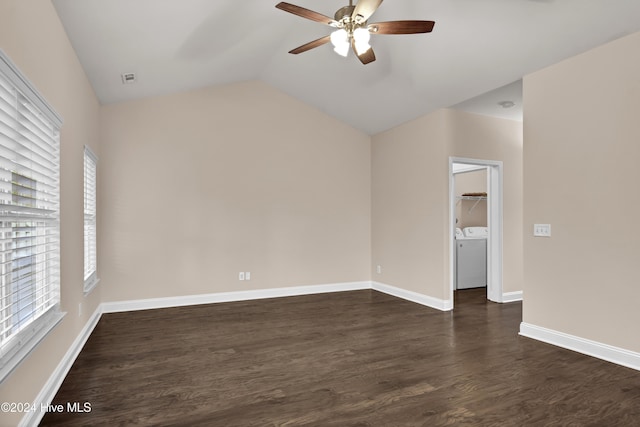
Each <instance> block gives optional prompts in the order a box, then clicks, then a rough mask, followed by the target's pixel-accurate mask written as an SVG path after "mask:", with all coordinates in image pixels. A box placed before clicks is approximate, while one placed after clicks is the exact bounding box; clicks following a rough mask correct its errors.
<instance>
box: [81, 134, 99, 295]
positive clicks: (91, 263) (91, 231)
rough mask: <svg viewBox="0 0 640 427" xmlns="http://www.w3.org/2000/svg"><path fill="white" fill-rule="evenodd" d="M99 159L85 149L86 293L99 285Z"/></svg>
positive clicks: (89, 150)
mask: <svg viewBox="0 0 640 427" xmlns="http://www.w3.org/2000/svg"><path fill="white" fill-rule="evenodd" d="M97 164H98V158H97V157H96V155H95V154H93V152H92V151H91V149H90V148H89V147H86V146H85V147H84V291H85V293H86V292H89V291H91V289H93V287H94V286H95V285H96V284H97V283H98V277H97V265H98V260H97V248H96V246H97V242H96V228H97V223H96V178H97Z"/></svg>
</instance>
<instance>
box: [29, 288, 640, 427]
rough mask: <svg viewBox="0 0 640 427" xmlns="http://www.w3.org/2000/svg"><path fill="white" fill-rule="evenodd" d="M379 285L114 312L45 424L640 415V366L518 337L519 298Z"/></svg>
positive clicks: (544, 419) (452, 422)
mask: <svg viewBox="0 0 640 427" xmlns="http://www.w3.org/2000/svg"><path fill="white" fill-rule="evenodd" d="M456 294H457V295H456V309H455V311H453V312H440V311H437V310H433V309H429V308H426V307H423V306H420V305H418V304H414V303H411V302H407V301H403V300H401V299H398V298H394V297H391V296H388V295H385V294H382V293H379V292H376V291H356V292H343V293H335V294H322V295H312V296H301V297H290V298H280V299H271V300H260V301H248V302H235V303H225V304H213V305H202V306H192V307H182V308H169V309H161V310H148V311H138V312H131V313H118V314H106V315H104V316H103V317H102V319H101V320H100V322H99V323H98V325H97V327H96V328H95V330H94V332H93V334H92V335H91V337H90V338H89V340H88V341H87V344H86V345H85V348H84V349H83V350H82V352H81V354H80V356H79V357H78V359H77V360H76V362H75V364H74V365H73V367H72V369H71V371H70V372H69V375H68V376H67V378H66V380H65V381H64V383H63V385H62V387H61V388H60V390H59V392H58V394H57V395H56V397H55V400H54V404H62V405H67V403H68V402H79V403H81V404H82V403H84V402H89V403H90V405H91V408H90V409H91V411H90V412H84V413H67V412H65V413H60V414H54V413H48V414H47V415H46V416H45V417H44V418H43V420H42V423H41V425H46V426H116V425H123V426H128V425H143V426H148V425H154V426H224V427H230V426H243V427H244V426H302V425H309V426H458V425H465V426H603V427H604V426H606V427H610V426H638V425H640V372H637V371H634V370H632V369H628V368H624V367H620V366H617V365H614V364H611V363H608V362H604V361H601V360H598V359H594V358H591V357H588V356H583V355H580V354H578V353H574V352H572V351H569V350H563V349H561V348H557V347H554V346H551V345H547V344H544V343H540V342H537V341H534V340H530V339H527V338H524V337H520V336H518V328H519V324H520V321H521V313H522V310H521V304H520V303H510V304H494V303H490V302H487V301H486V300H485V296H484V290H467V291H458V292H457V293H456Z"/></svg>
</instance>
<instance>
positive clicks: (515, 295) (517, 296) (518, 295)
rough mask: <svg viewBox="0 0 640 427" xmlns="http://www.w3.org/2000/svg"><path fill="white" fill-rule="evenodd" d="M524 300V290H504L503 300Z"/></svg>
mask: <svg viewBox="0 0 640 427" xmlns="http://www.w3.org/2000/svg"><path fill="white" fill-rule="evenodd" d="M516 301H522V291H516V292H504V293H503V294H502V302H516Z"/></svg>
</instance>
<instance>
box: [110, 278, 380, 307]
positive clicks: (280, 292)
mask: <svg viewBox="0 0 640 427" xmlns="http://www.w3.org/2000/svg"><path fill="white" fill-rule="evenodd" d="M362 289H371V282H347V283H332V284H328V285H311V286H296V287H290V288H273V289H258V290H252V291H238V292H220V293H214V294H200V295H185V296H177V297H168V298H149V299H141V300H132V301H116V302H106V303H102V312H103V313H117V312H122V311H135V310H150V309H155V308H167V307H182V306H187V305H199V304H213V303H220V302H234V301H250V300H256V299H265V298H281V297H291V296H298V295H312V294H323V293H329V292H345V291H358V290H362Z"/></svg>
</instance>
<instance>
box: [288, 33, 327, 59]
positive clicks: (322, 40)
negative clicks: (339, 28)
mask: <svg viewBox="0 0 640 427" xmlns="http://www.w3.org/2000/svg"><path fill="white" fill-rule="evenodd" d="M330 41H331V36H325V37H321V38H319V39H317V40H314V41H312V42H309V43H307V44H303V45H302V46H299V47H297V48H295V49H293V50H290V51H289V53H293V54H294V55H297V54H299V53H302V52H306V51H308V50H311V49H313V48H314V47H318V46H322V45H323V44H326V43H329V42H330Z"/></svg>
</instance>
